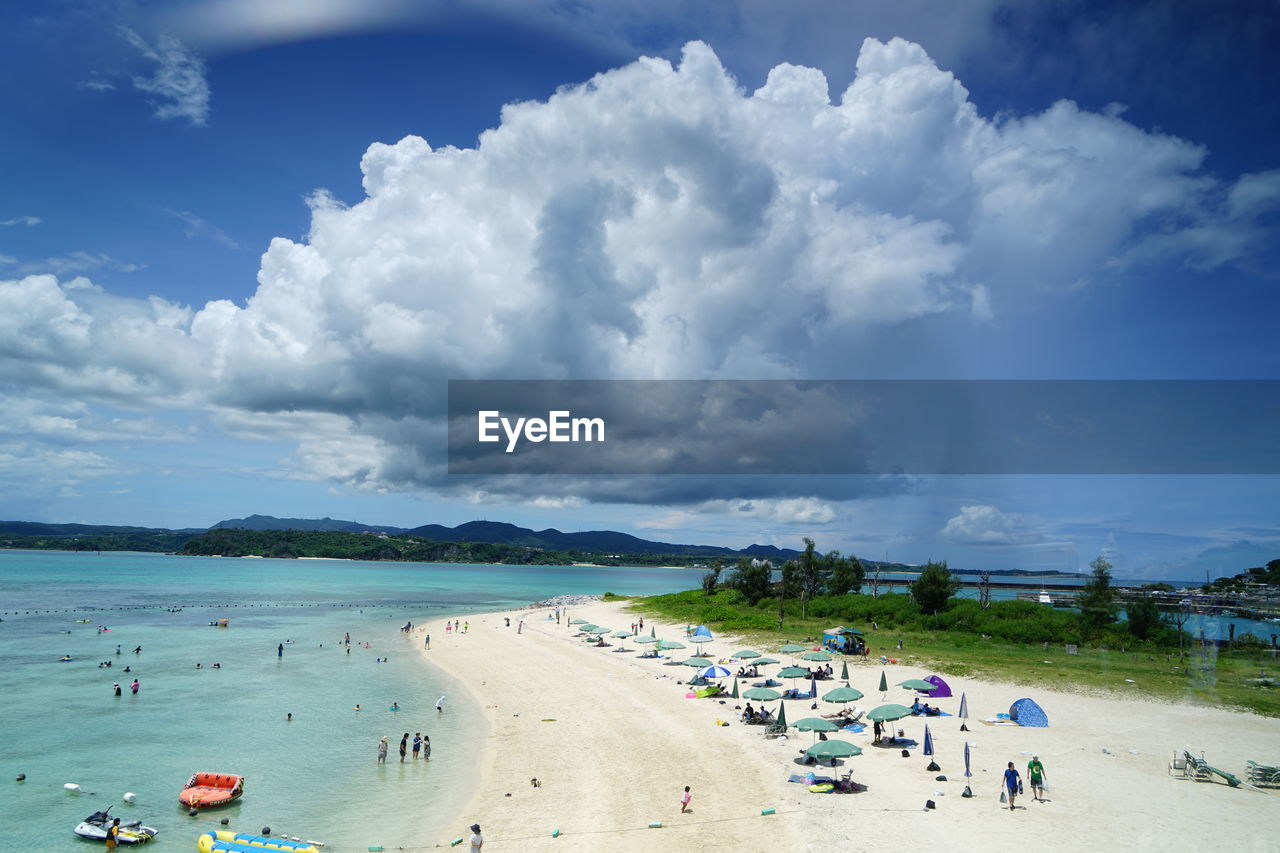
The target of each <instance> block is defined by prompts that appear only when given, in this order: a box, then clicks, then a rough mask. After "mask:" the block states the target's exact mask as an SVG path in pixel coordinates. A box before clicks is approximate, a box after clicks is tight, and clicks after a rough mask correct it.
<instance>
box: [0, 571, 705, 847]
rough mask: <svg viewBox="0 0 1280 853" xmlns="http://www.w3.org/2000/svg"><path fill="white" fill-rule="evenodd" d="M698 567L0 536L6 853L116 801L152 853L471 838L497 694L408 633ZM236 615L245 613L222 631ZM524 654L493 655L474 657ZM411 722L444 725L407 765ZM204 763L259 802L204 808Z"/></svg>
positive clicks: (630, 590) (675, 581)
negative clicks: (261, 839)
mask: <svg viewBox="0 0 1280 853" xmlns="http://www.w3.org/2000/svg"><path fill="white" fill-rule="evenodd" d="M697 583H698V574H697V573H696V572H690V571H688V570H683V569H609V568H596V567H586V566H483V565H450V564H422V563H391V562H376V563H367V562H357V561H342V560H335V561H329V560H270V559H233V558H208V557H174V556H167V555H158V554H139V553H102V554H92V553H68V552H50V551H0V619H3V622H0V701H2V702H3V720H4V723H3V735H2V736H0V786H3V791H4V793H3V796H0V827H3V830H0V850H14V851H44V850H79V849H84V848H83V847H82V846H81V845H83V844H85V843H86V842H83V841H81V840H80V839H78V838H77V837H76V836H74V835H73V834H72V829H73V827H74V826H75V824H76V823H78V822H79V821H80V820H82V819H83V818H85V817H86V816H88V815H89V814H91V813H92V812H95V811H99V810H102V809H105V808H107V807H108V806H110V807H111V814H112V815H113V816H117V817H120V818H121V819H122V820H133V819H141V820H142V821H143V823H145V824H147V825H149V826H153V827H156V828H157V829H159V830H160V834H159V835H158V836H157V838H156V839H155V841H154V842H153V844H151V845H149V847H151V848H155V847H156V846H157V845H159V846H161V847H167V848H172V849H182V850H190V849H192V845H193V843H194V841H195V839H196V837H197V836H198V835H199V834H200V833H201V832H203V831H206V830H209V829H213V828H218V827H219V822H220V820H221V819H223V818H227V819H228V820H229V825H230V828H231V829H234V830H235V831H239V832H254V833H256V832H259V831H260V830H261V829H262V828H263V827H270V828H271V831H272V834H274V835H281V834H287V835H292V836H298V837H300V838H304V839H314V840H319V841H323V842H325V843H327V844H328V845H329V846H330V847H338V848H346V849H351V848H355V849H359V850H364V849H367V848H368V847H369V846H371V845H382V846H383V847H385V848H386V849H393V848H396V847H426V846H431V845H433V844H435V843H437V842H439V841H440V840H441V839H442V838H448V837H455V836H457V835H460V834H463V830H464V829H465V827H464V826H457V827H454V826H444V825H443V823H442V821H443V820H445V819H446V818H447V817H451V816H453V815H454V814H455V813H456V811H457V809H459V808H460V807H461V806H462V804H463V802H464V801H465V799H466V797H467V796H469V794H470V791H471V788H472V784H473V781H474V778H475V777H474V767H475V762H476V754H477V750H478V747H479V744H480V743H481V741H482V739H483V736H484V722H483V720H482V717H481V714H480V709H479V708H478V707H476V706H475V705H474V704H472V703H471V702H470V701H469V700H468V698H467V696H466V694H465V693H464V692H463V690H462V689H461V686H460V685H458V684H454V683H451V682H450V681H448V680H447V679H446V678H445V677H444V676H443V675H442V674H440V673H439V672H436V671H435V670H434V669H432V668H431V667H430V666H429V664H427V663H425V662H424V661H423V660H422V656H421V655H420V653H419V651H418V649H417V648H416V647H417V646H418V645H419V644H421V643H422V642H423V641H422V637H421V635H406V634H404V633H402V632H401V631H400V630H399V628H400V627H401V626H402V625H403V624H404V623H405V622H413V623H414V624H418V623H423V622H427V621H428V620H432V621H434V620H440V619H443V618H444V617H445V616H456V617H458V618H460V619H465V618H466V614H467V613H469V612H476V611H487V610H494V609H499V608H507V607H514V606H519V605H522V604H527V603H530V602H532V601H536V600H540V599H543V598H547V597H550V596H552V595H558V594H569V593H597V594H598V593H602V592H605V591H612V592H617V593H619V594H641V595H649V594H656V593H662V592H673V591H677V590H682V589H689V588H693V587H695V586H697ZM223 617H226V618H227V619H228V621H229V626H228V627H226V628H219V627H213V626H210V624H209V623H210V622H212V621H215V620H217V619H220V618H223ZM86 619H87V620H89V621H87V622H85V621H78V620H86ZM99 629H106V630H99ZM347 633H350V635H351V641H352V642H351V645H350V651H349V652H348V647H347V646H346V645H345V644H344V643H343V638H344V635H345V634H347ZM436 638H439V639H441V640H442V639H443V636H442V635H441V634H440V633H439V632H435V636H434V637H433V640H436ZM281 644H284V645H283V653H281V652H280V650H279V647H280V645H281ZM366 644H367V645H366ZM117 646H119V647H120V653H119V654H117V653H116V647H117ZM139 646H141V648H142V651H141V652H140V653H137V654H135V653H134V651H133V650H134V649H135V648H137V647H139ZM64 655H70V656H71V658H72V660H71V661H70V662H66V663H63V662H59V658H61V657H63V656H64ZM380 659H381V662H380ZM108 660H110V661H111V662H112V666H111V667H110V668H103V667H100V666H99V663H100V662H103V661H108ZM197 663H199V664H201V667H200V668H199V669H197V668H196V664H197ZM215 663H220V664H221V666H220V667H219V668H213V664H215ZM513 665H517V664H516V662H515V661H509V660H493V659H477V660H476V661H475V672H476V674H477V675H478V676H481V677H486V678H488V677H494V676H497V677H501V673H502V671H503V669H504V668H506V667H510V666H513ZM125 667H129V668H130V669H131V670H132V671H131V672H128V673H126V672H125V671H124V669H125ZM135 677H136V678H138V680H139V682H140V685H141V686H140V690H139V692H138V694H137V695H136V696H135V695H132V694H131V693H130V690H129V685H130V683H131V682H132V681H133V679H134V678H135ZM115 683H119V684H120V685H121V687H122V688H123V695H122V696H120V697H116V696H114V695H113V689H112V685H113V684H115ZM442 695H443V696H445V697H446V699H445V711H444V713H438V712H437V711H436V710H435V702H436V700H437V698H439V697H440V696H442ZM392 704H398V705H399V706H400V708H401V709H402V710H400V711H391V710H389V708H390V706H391V705H392ZM356 705H359V706H361V710H359V711H356V710H355V706H356ZM288 714H292V715H293V719H292V721H287V720H286V715H288ZM406 731H407V732H409V733H410V737H411V738H412V735H413V733H414V732H418V731H421V732H423V733H425V734H427V735H428V736H429V737H430V738H431V743H432V747H433V750H432V755H431V760H430V762H427V761H423V760H418V761H416V762H415V761H413V760H412V759H411V758H410V759H408V760H406V761H405V762H404V763H403V764H402V763H401V762H400V760H399V754H398V745H399V742H400V738H401V736H402V735H403V734H404V733H405V732H406ZM384 735H385V736H387V738H388V740H389V745H390V749H389V752H388V757H387V763H386V764H378V763H377V761H376V756H377V743H378V740H379V738H381V737H382V736H384ZM197 771H208V772H216V773H235V774H240V775H243V776H244V777H245V778H246V783H245V794H244V796H243V797H242V798H241V799H240V800H238V801H237V802H236V803H234V804H232V805H229V806H226V807H223V808H218V809H210V810H207V811H202V812H200V813H199V814H198V815H197V816H196V817H189V816H187V814H186V810H185V809H184V808H183V807H182V806H180V805H179V804H178V801H177V795H178V792H179V791H180V790H181V789H182V787H183V785H184V783H185V782H186V780H187V778H188V777H189V776H190V775H191V774H192V773H194V772H197ZM19 774H25V775H26V780H25V781H23V782H18V781H16V777H17V776H18V775H19ZM65 783H75V784H77V785H79V786H80V788H81V793H78V794H77V793H70V792H68V791H66V790H65V789H64V787H63V786H64V784H65ZM126 792H132V793H134V794H135V795H136V800H135V802H134V803H133V804H126V803H124V802H123V801H122V796H123V795H124V794H125V793H126Z"/></svg>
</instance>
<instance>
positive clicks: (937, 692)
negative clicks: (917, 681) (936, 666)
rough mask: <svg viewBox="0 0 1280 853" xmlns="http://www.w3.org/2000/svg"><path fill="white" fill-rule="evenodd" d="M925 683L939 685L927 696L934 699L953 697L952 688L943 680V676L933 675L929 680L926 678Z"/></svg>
mask: <svg viewBox="0 0 1280 853" xmlns="http://www.w3.org/2000/svg"><path fill="white" fill-rule="evenodd" d="M925 681H927V682H929V683H930V684H936V685H938V686H937V687H935V688H933V689H932V690H930V691H929V692H928V693H927V694H926V695H928V696H931V697H933V698H934V699H945V698H946V697H948V696H950V695H951V686H950V685H949V684H947V682H945V681H943V680H942V676H941V675H931V676H929V677H928V678H926V679H925Z"/></svg>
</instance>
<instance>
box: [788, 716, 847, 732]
mask: <svg viewBox="0 0 1280 853" xmlns="http://www.w3.org/2000/svg"><path fill="white" fill-rule="evenodd" d="M791 728H793V729H799V730H800V731H802V732H835V731H839V730H840V727H839V726H837V725H836V724H835V723H833V722H831V721H830V720H824V719H822V718H821V717H803V718H801V719H799V720H796V721H795V722H794V723H792V724H791Z"/></svg>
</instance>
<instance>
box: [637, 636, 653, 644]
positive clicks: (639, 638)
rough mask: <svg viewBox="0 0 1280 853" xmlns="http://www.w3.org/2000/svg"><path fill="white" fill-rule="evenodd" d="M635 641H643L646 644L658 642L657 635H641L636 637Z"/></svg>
mask: <svg viewBox="0 0 1280 853" xmlns="http://www.w3.org/2000/svg"><path fill="white" fill-rule="evenodd" d="M635 641H636V642H637V643H644V644H646V645H648V644H649V643H656V642H658V638H657V637H644V636H641V637H636V639H635Z"/></svg>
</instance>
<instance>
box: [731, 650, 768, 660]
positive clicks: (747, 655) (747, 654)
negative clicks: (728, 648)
mask: <svg viewBox="0 0 1280 853" xmlns="http://www.w3.org/2000/svg"><path fill="white" fill-rule="evenodd" d="M760 656H761V655H760V653H759V652H757V651H755V650H754V649H743V650H742V651H740V652H738V653H737V654H734V655H730V657H733V658H736V659H738V660H750V659H751V658H758V657H760Z"/></svg>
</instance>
